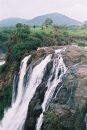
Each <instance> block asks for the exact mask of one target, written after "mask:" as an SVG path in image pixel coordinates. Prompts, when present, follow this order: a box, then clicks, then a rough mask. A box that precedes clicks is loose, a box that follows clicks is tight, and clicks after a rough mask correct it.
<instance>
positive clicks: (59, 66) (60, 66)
mask: <svg viewBox="0 0 87 130" xmlns="http://www.w3.org/2000/svg"><path fill="white" fill-rule="evenodd" d="M61 51H62V50H61V49H60V50H58V51H57V50H56V51H55V53H58V58H56V59H54V62H53V68H52V72H51V75H50V77H49V79H48V82H47V91H46V92H45V95H44V101H43V103H42V113H41V114H40V116H39V118H38V120H37V124H36V130H40V129H41V125H42V122H43V113H44V112H45V111H46V110H47V109H48V107H49V103H50V102H51V100H52V97H53V94H54V92H55V89H56V87H57V86H58V84H59V83H60V82H61V81H62V77H63V75H64V74H65V73H66V70H67V68H66V66H65V64H64V62H63V58H62V56H61V54H60V52H61ZM53 74H55V76H54V79H53V81H51V79H52V77H53ZM60 89H61V86H60V87H59V89H58V91H60Z"/></svg>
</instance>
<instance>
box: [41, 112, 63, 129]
mask: <svg viewBox="0 0 87 130" xmlns="http://www.w3.org/2000/svg"><path fill="white" fill-rule="evenodd" d="M43 121H44V123H43V130H62V129H60V128H59V122H58V117H57V116H56V115H55V113H53V112H50V113H49V112H47V113H45V115H44V118H43Z"/></svg>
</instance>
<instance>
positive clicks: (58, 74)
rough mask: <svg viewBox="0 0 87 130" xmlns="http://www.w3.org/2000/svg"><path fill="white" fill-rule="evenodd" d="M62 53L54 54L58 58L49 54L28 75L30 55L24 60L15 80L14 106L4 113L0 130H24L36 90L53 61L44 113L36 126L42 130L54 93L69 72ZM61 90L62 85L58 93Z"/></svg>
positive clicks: (44, 102) (43, 105) (38, 129)
mask: <svg viewBox="0 0 87 130" xmlns="http://www.w3.org/2000/svg"><path fill="white" fill-rule="evenodd" d="M61 51H62V49H59V50H56V51H55V53H54V54H53V55H56V56H57V57H55V58H54V56H53V55H52V54H49V55H48V56H46V57H45V58H44V60H42V61H41V62H40V63H39V64H38V65H37V64H36V66H35V65H34V66H33V67H32V66H30V69H29V71H28V72H27V75H26V69H27V61H28V59H29V58H30V55H29V56H27V57H25V58H24V59H23V60H22V62H21V65H20V71H19V74H18V78H17V80H16V76H15V78H14V83H13V97H12V106H11V107H10V108H9V109H8V110H7V111H5V113H4V118H3V119H2V121H1V122H0V130H23V129H24V123H25V120H26V116H27V110H28V106H29V103H30V101H31V99H32V98H33V96H34V94H35V92H36V89H37V88H38V86H39V85H40V84H41V82H42V79H43V77H44V74H45V72H46V66H47V64H48V63H49V62H50V61H51V59H52V60H53V67H52V70H51V73H50V76H49V77H48V81H47V84H46V87H47V90H46V92H45V95H44V99H43V103H42V113H41V114H40V116H39V118H38V120H37V124H36V130H40V128H41V125H42V122H43V113H44V112H45V111H46V110H47V109H48V107H49V103H50V102H51V100H52V98H53V95H54V92H55V90H56V88H57V86H58V84H59V83H60V82H62V78H63V76H64V74H65V73H66V70H67V69H66V66H65V64H64V62H63V58H62V56H61V53H60V52H61ZM32 68H33V69H32ZM25 75H26V78H25ZM26 79H27V80H26ZM25 82H26V83H25ZM61 88H62V86H61V85H60V86H59V88H58V91H57V93H58V92H59V91H60V89H61ZM57 93H56V94H57ZM55 98H56V95H55Z"/></svg>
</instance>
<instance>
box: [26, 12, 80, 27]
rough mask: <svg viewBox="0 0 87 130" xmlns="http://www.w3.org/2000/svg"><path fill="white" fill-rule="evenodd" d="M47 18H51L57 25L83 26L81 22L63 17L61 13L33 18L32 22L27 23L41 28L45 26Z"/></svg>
mask: <svg viewBox="0 0 87 130" xmlns="http://www.w3.org/2000/svg"><path fill="white" fill-rule="evenodd" d="M46 18H51V19H52V20H53V22H54V24H57V25H78V24H82V23H81V22H80V21H77V20H74V19H71V18H69V17H67V16H65V15H62V14H60V13H51V14H46V15H42V16H38V17H35V18H33V19H32V20H29V21H28V22H27V23H28V24H29V25H32V26H33V25H37V26H41V25H42V24H43V22H44V21H45V20H46Z"/></svg>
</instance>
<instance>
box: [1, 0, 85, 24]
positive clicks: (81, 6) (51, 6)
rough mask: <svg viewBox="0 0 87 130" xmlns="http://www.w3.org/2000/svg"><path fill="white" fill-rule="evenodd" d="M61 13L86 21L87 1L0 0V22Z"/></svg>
mask: <svg viewBox="0 0 87 130" xmlns="http://www.w3.org/2000/svg"><path fill="white" fill-rule="evenodd" d="M54 12H56V13H61V14H64V15H66V16H68V17H70V18H73V19H75V20H79V21H81V22H84V21H86V20H87V0H0V20H2V19H6V18H9V17H18V18H25V19H32V18H34V17H36V16H39V15H44V14H48V13H54Z"/></svg>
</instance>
